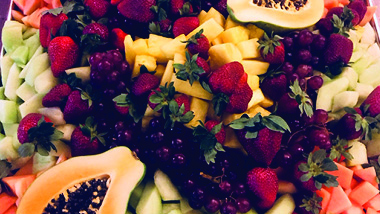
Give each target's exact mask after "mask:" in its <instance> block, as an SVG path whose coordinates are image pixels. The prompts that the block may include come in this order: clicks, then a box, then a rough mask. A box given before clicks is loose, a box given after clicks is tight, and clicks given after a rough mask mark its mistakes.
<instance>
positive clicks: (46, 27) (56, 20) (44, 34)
mask: <svg viewBox="0 0 380 214" xmlns="http://www.w3.org/2000/svg"><path fill="white" fill-rule="evenodd" d="M67 19H68V18H67V16H66V14H64V13H60V14H58V15H54V14H51V13H45V14H44V15H42V16H41V20H40V42H41V45H42V47H44V48H47V47H48V46H49V43H50V40H51V34H53V36H55V34H56V33H57V32H58V30H59V28H60V27H61V25H62V23H63V22H64V21H65V20H67Z"/></svg>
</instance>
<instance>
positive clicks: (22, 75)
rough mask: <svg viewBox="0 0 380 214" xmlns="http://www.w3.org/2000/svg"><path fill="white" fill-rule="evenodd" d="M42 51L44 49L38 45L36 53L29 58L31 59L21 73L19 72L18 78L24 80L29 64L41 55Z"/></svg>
mask: <svg viewBox="0 0 380 214" xmlns="http://www.w3.org/2000/svg"><path fill="white" fill-rule="evenodd" d="M43 51H44V49H43V47H42V46H41V45H40V46H39V47H38V48H37V50H36V52H34V54H33V56H32V58H31V59H30V60H29V62H28V63H27V64H26V65H25V67H24V68H23V69H22V71H21V73H20V76H19V77H20V78H23V79H25V76H26V73H27V71H28V69H29V67H30V64H32V62H33V60H34V58H36V57H37V56H39V55H41V54H42V53H43Z"/></svg>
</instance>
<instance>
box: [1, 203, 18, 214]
mask: <svg viewBox="0 0 380 214" xmlns="http://www.w3.org/2000/svg"><path fill="white" fill-rule="evenodd" d="M16 212H17V206H16V205H13V206H11V207H9V209H7V211H5V212H4V214H16Z"/></svg>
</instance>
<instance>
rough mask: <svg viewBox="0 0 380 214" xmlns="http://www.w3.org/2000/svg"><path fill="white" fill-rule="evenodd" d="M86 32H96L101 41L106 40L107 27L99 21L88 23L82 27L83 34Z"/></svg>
mask: <svg viewBox="0 0 380 214" xmlns="http://www.w3.org/2000/svg"><path fill="white" fill-rule="evenodd" d="M86 34H98V35H99V36H100V38H101V39H102V40H103V41H108V35H109V32H108V28H107V26H105V25H103V24H100V23H96V22H93V23H90V24H88V25H87V26H86V27H84V29H83V35H86Z"/></svg>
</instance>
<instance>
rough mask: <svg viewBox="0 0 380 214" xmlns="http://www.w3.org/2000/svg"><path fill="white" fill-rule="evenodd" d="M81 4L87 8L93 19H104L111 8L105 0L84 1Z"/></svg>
mask: <svg viewBox="0 0 380 214" xmlns="http://www.w3.org/2000/svg"><path fill="white" fill-rule="evenodd" d="M83 4H84V5H85V6H87V7H88V8H89V10H90V14H91V16H92V18H94V19H100V18H102V17H104V16H105V15H106V14H107V13H108V10H109V8H110V6H111V4H110V2H109V1H106V0H84V2H83Z"/></svg>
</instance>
